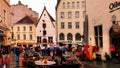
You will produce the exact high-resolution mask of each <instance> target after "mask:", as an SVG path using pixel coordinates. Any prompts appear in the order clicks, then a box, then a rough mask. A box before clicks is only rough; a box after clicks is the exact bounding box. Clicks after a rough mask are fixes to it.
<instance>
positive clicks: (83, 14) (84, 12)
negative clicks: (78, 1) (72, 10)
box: [83, 10, 86, 18]
mask: <svg viewBox="0 0 120 68" xmlns="http://www.w3.org/2000/svg"><path fill="white" fill-rule="evenodd" d="M85 14H86V12H85V10H84V11H83V18H85Z"/></svg>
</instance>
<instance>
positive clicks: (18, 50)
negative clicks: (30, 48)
mask: <svg viewBox="0 0 120 68" xmlns="http://www.w3.org/2000/svg"><path fill="white" fill-rule="evenodd" d="M15 54H16V61H17V62H18V61H19V56H20V49H19V48H18V47H17V48H16V53H15Z"/></svg>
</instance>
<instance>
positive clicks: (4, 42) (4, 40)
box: [0, 0, 10, 46]
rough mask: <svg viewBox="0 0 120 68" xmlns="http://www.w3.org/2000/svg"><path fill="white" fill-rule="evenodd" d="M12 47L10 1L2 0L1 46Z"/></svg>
mask: <svg viewBox="0 0 120 68" xmlns="http://www.w3.org/2000/svg"><path fill="white" fill-rule="evenodd" d="M8 45H10V0H0V46H8Z"/></svg>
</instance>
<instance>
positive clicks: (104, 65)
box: [9, 53, 120, 68]
mask: <svg viewBox="0 0 120 68" xmlns="http://www.w3.org/2000/svg"><path fill="white" fill-rule="evenodd" d="M69 54H71V53H69ZM81 62H82V66H81V67H80V68H120V64H117V63H114V62H103V61H101V62H100V61H99V62H96V61H81ZM9 68H25V67H24V66H23V65H22V62H21V58H20V61H19V62H16V58H15V55H14V54H13V53H11V54H10V64H9Z"/></svg>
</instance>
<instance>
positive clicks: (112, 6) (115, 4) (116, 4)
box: [109, 1, 120, 13]
mask: <svg viewBox="0 0 120 68" xmlns="http://www.w3.org/2000/svg"><path fill="white" fill-rule="evenodd" d="M109 9H110V13H111V12H114V11H116V10H118V9H120V1H119V2H118V1H115V2H113V3H110V5H109Z"/></svg>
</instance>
